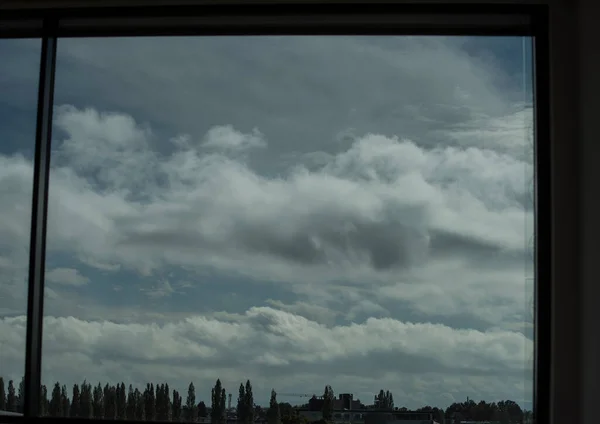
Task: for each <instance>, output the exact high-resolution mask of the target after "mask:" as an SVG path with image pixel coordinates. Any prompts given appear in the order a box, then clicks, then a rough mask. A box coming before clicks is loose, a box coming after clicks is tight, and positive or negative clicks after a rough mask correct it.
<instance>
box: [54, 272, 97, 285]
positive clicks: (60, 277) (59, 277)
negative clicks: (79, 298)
mask: <svg viewBox="0 0 600 424" xmlns="http://www.w3.org/2000/svg"><path fill="white" fill-rule="evenodd" d="M46 280H47V281H49V282H51V283H55V284H61V285H66V286H74V287H78V286H85V285H86V284H88V283H89V282H90V279H89V278H87V277H86V276H84V275H81V273H80V272H79V271H78V270H77V269H74V268H54V269H52V270H50V271H47V272H46Z"/></svg>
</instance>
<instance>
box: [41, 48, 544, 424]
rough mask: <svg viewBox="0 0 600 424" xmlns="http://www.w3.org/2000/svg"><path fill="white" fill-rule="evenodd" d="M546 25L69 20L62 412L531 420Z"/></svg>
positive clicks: (60, 272) (60, 312)
mask: <svg viewBox="0 0 600 424" xmlns="http://www.w3.org/2000/svg"><path fill="white" fill-rule="evenodd" d="M530 43H531V40H530V39H523V38H473V37H463V38H455V37H198V38H178V37H165V38H119V39H64V40H60V43H59V44H60V45H59V51H58V62H57V81H56V94H55V102H56V113H55V116H54V129H53V137H54V151H53V158H52V172H51V186H50V205H49V232H48V246H47V249H48V250H47V252H48V257H47V270H46V279H47V281H46V283H47V287H48V290H47V292H46V309H45V311H46V314H47V317H46V321H45V328H44V330H45V332H44V360H43V376H42V377H43V381H44V384H46V386H47V387H48V399H49V406H48V410H47V413H48V414H49V415H71V416H86V417H97V418H103V417H108V418H115V417H116V418H122V419H126V418H130V419H133V418H135V419H147V420H151V419H173V420H178V419H182V420H196V419H199V420H201V421H205V422H211V421H212V422H215V423H216V422H221V421H222V417H226V418H227V419H228V420H232V421H233V420H236V421H244V422H248V421H249V420H250V418H249V417H250V415H249V411H252V412H253V413H254V417H255V418H259V419H264V420H267V418H268V417H270V415H268V412H267V411H268V408H269V404H270V400H271V390H272V389H274V390H275V392H276V400H277V403H278V405H279V417H280V418H277V414H274V415H273V416H271V417H272V418H273V420H272V422H275V421H279V420H282V421H283V422H285V423H288V422H292V421H294V422H300V421H302V422H304V421H308V422H312V421H318V420H320V419H322V418H327V419H329V418H331V420H333V421H339V422H348V421H351V422H360V423H368V422H377V423H379V422H384V421H390V420H392V419H399V420H403V419H413V420H424V421H427V420H436V421H438V422H441V421H442V420H444V419H445V420H446V422H449V423H450V422H452V423H453V422H456V421H459V420H460V421H468V420H480V421H482V420H483V421H485V420H489V421H499V422H509V421H511V422H517V420H518V421H520V420H521V419H524V420H527V418H528V416H529V415H528V412H527V411H529V410H530V409H531V408H532V404H531V400H532V386H533V383H532V375H533V372H532V364H533V356H532V352H533V332H532V314H531V311H532V307H533V305H532V303H531V302H532V299H533V296H532V295H533V292H532V290H533V284H532V278H533V272H534V270H533V262H532V254H531V253H532V252H531V249H530V244H531V240H532V230H533V219H534V216H533V207H532V187H533V163H534V162H533V148H532V147H533V139H532V116H533V115H532V95H531V85H532V84H531V82H532V81H531V80H532V73H531V69H532V67H531V54H530ZM217 380H218V383H217ZM247 382H249V384H248V385H247V386H246V383H247ZM191 383H193V396H192V395H191V393H190V394H189V392H191V391H192V390H191V388H192V384H191ZM217 386H218V387H217ZM326 386H327V387H329V386H330V387H331V389H332V390H331V391H333V397H334V399H331V391H330V390H329V389H327V390H325V388H326ZM215 387H217V393H220V395H219V396H216V397H214V398H213V396H212V391H213V389H214V388H215ZM221 389H224V390H225V392H221ZM249 389H251V390H249ZM249 391H250V393H251V398H252V403H253V404H256V407H254V408H251V409H248V408H246V407H244V405H245V404H246V403H248V402H249V399H250V396H249V395H248V392H249ZM165 393H166V394H165ZM240 393H242V394H243V396H241V397H240V403H239V407H238V396H239V395H240ZM188 394H189V395H188ZM324 394H326V396H325V397H324V398H323V399H322V398H320V397H321V396H323V395H324ZM346 394H347V395H346ZM313 395H314V397H313ZM51 399H54V402H52V401H51ZM245 402H246V403H245ZM323 404H325V407H324V406H323ZM211 408H212V409H211ZM323 409H324V410H325V417H324V414H323ZM348 409H350V410H351V411H350V412H348V411H346V410H348ZM273 410H274V409H273ZM350 413H351V414H352V416H350V415H349V414H350ZM211 414H212V415H211Z"/></svg>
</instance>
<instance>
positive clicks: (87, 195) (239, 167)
mask: <svg viewBox="0 0 600 424" xmlns="http://www.w3.org/2000/svg"><path fill="white" fill-rule="evenodd" d="M64 115H69V116H68V117H66V116H64ZM80 115H81V119H82V122H83V123H84V124H85V123H89V125H90V127H91V129H90V130H85V129H83V127H82V126H81V125H80V124H79V123H78V124H76V125H75V124H72V123H73V122H79V121H77V119H76V117H77V116H80ZM101 116H103V115H101V114H98V113H95V112H90V111H89V110H84V111H79V110H76V109H74V108H71V107H69V108H62V109H60V112H59V113H58V118H57V121H56V122H57V125H58V126H59V128H61V129H62V130H63V131H65V132H66V133H67V134H68V138H67V139H66V141H65V143H64V144H60V147H59V151H58V152H59V153H58V155H59V157H61V158H62V159H63V160H66V159H67V158H68V161H69V162H68V163H74V164H79V163H86V164H88V165H89V164H93V165H90V166H88V167H85V168H83V169H82V170H81V171H77V169H79V168H78V167H77V166H74V167H66V166H57V167H55V168H54V169H53V174H52V177H53V183H54V185H55V186H56V187H57V188H56V189H55V192H56V194H55V196H54V199H53V200H54V204H53V205H52V211H55V212H54V213H52V212H51V218H52V217H56V218H55V219H56V220H57V221H56V224H57V225H56V227H55V228H56V231H55V233H53V237H52V240H53V241H54V242H59V241H67V240H70V241H72V242H74V243H76V244H77V245H78V246H79V249H78V251H79V252H80V254H81V255H86V256H88V257H94V258H95V260H97V261H100V262H107V263H118V262H121V263H122V264H123V265H128V266H129V267H134V268H137V269H138V270H144V272H151V270H152V269H155V268H156V267H157V266H160V264H161V263H170V264H174V265H186V266H195V265H211V266H215V267H217V268H230V269H238V270H239V269H240V268H245V267H240V266H239V261H240V260H242V261H247V262H248V265H249V268H253V266H252V262H253V263H255V264H257V265H259V266H257V267H256V268H260V269H263V271H262V272H260V271H259V273H258V275H256V277H257V278H267V279H271V280H277V279H281V275H280V274H281V273H280V272H278V271H277V266H280V267H287V266H289V267H292V268H293V267H303V269H307V267H308V269H313V270H315V271H316V272H317V273H318V274H317V275H318V278H321V279H322V278H326V279H327V278H328V276H327V269H328V268H329V269H331V265H332V264H335V265H336V267H338V268H347V269H349V270H352V271H360V269H361V268H362V269H363V270H365V269H371V270H373V271H374V272H375V273H377V272H381V273H382V274H384V273H385V272H391V271H392V270H394V272H395V270H407V269H410V268H411V267H414V266H418V265H421V264H423V263H425V262H426V261H427V260H429V259H430V258H435V257H436V256H438V255H445V254H452V252H455V251H456V249H457V248H458V249H469V248H471V249H473V250H481V249H482V248H483V249H486V250H487V251H489V252H490V253H493V254H502V253H503V252H508V253H514V252H517V253H518V252H522V251H523V249H524V246H523V229H522V227H523V216H524V214H528V213H529V214H531V212H530V211H527V210H526V209H525V206H524V205H523V204H522V203H521V202H520V201H519V199H520V197H522V196H524V195H525V191H526V190H527V188H528V186H527V184H526V181H525V180H526V177H527V172H523V169H528V168H529V169H531V167H532V165H531V164H530V163H527V162H523V161H520V160H517V159H514V158H513V157H511V156H508V155H505V154H500V153H497V152H495V151H492V150H481V149H474V148H469V149H466V150H465V149H457V148H452V147H448V148H434V149H426V148H422V147H418V146H417V145H416V144H414V143H413V142H411V141H409V140H402V139H399V138H397V137H386V136H383V135H374V134H367V135H365V136H364V137H361V138H358V139H357V140H356V141H355V142H354V143H353V144H352V145H351V146H350V148H349V149H348V150H346V151H343V152H340V153H339V154H337V155H336V156H334V157H333V158H332V159H331V160H330V161H329V162H328V163H326V164H325V165H323V166H322V167H320V168H319V169H317V170H314V171H311V170H308V169H307V168H305V167H303V166H302V165H298V166H296V167H293V168H291V169H290V170H289V171H288V173H287V174H286V175H284V176H281V177H279V178H275V179H268V178H265V177H263V176H261V175H259V174H257V173H256V172H255V171H254V170H252V169H251V168H250V167H249V166H248V165H247V164H246V163H245V162H243V161H240V160H238V159H236V158H230V157H228V156H227V155H225V154H219V153H203V152H202V151H200V150H198V149H196V148H194V147H193V146H190V145H187V146H185V147H181V145H176V146H175V148H174V150H173V152H172V153H171V154H170V155H162V156H161V155H159V154H158V153H157V152H154V151H152V150H150V148H149V147H148V146H149V145H148V142H147V141H145V140H144V139H143V138H140V134H141V132H140V131H137V130H136V128H137V127H136V124H135V122H134V121H133V120H131V119H130V118H129V117H122V118H119V115H118V114H114V113H113V114H110V115H109V116H111V119H114V120H115V121H114V125H116V126H117V127H118V128H119V130H118V131H117V130H115V129H107V132H106V133H107V134H119V135H118V136H117V138H119V137H121V136H120V134H130V135H131V137H133V140H132V145H133V146H137V147H125V148H124V149H125V150H124V152H123V154H119V155H116V154H115V155H114V156H111V161H114V164H113V165H112V166H110V167H108V168H107V169H106V170H104V169H105V168H104V167H103V164H104V163H105V160H106V157H107V156H110V155H113V153H112V152H111V151H110V149H111V147H110V144H107V145H106V146H105V147H101V148H100V147H94V148H93V149H87V148H86V145H88V144H89V145H94V146H96V145H97V140H96V138H94V137H95V136H94V135H93V134H95V133H96V132H101V131H99V130H98V129H97V128H98V126H99V125H100V126H101V125H106V126H107V127H111V125H113V121H111V120H110V119H104V118H101ZM94 117H95V118H94ZM90 119H92V121H90ZM93 119H96V120H95V121H94V120H93ZM70 125H74V126H75V129H76V131H77V132H75V133H72V128H71V126H70ZM123 125H125V126H126V128H121V126H123ZM79 133H81V134H92V135H90V136H87V135H85V136H82V138H79V139H77V140H76V141H77V142H76V143H75V138H74V137H75V135H76V134H79ZM208 134H211V133H210V132H209V133H208ZM118 143H121V144H123V145H127V143H124V142H123V140H122V139H120V138H119V139H118ZM74 145H77V146H78V147H77V149H76V150H73V148H72V146H74ZM101 149H106V152H104V150H101ZM131 149H133V150H131ZM105 153H106V154H105ZM132 161H134V162H132ZM65 163H66V162H65ZM84 169H85V171H84ZM100 169H103V171H102V175H98V174H97V173H94V172H91V171H94V170H100ZM121 170H123V172H121ZM134 175H135V177H134ZM98 181H102V184H103V189H102V190H93V191H92V190H90V189H92V188H93V187H96V185H97V184H98ZM73 202H81V203H84V204H86V205H87V207H85V208H82V207H79V208H77V209H74V208H68V206H65V205H69V204H72V203H73ZM67 208H68V209H67ZM67 222H68V225H69V228H70V230H69V229H67V228H65V226H66V224H67ZM83 226H86V227H88V228H89V227H91V228H89V229H88V230H87V231H92V232H95V233H96V234H97V237H91V238H85V239H82V238H77V239H76V240H75V239H74V238H73V237H74V236H75V234H77V233H78V232H79V231H80V230H79V228H83ZM94 227H95V228H94ZM70 234H73V236H70ZM442 240H444V241H443V242H442ZM198 257H200V262H199V261H198ZM192 258H193V259H192ZM273 259H275V260H276V262H277V263H276V264H275V265H276V266H267V267H266V268H265V267H264V265H265V264H263V262H272V261H273ZM257 271H258V270H257ZM246 272H250V273H252V272H254V270H252V269H248V270H247V271H246ZM269 272H270V273H271V274H272V275H271V276H269V275H265V274H267V273H269ZM335 272H336V273H337V272H338V269H337V268H336V270H335ZM329 278H331V276H330V277H329Z"/></svg>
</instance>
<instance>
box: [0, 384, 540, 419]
mask: <svg viewBox="0 0 600 424" xmlns="http://www.w3.org/2000/svg"><path fill="white" fill-rule="evenodd" d="M69 395H70V396H69ZM321 398H322V406H321V412H322V419H321V420H320V422H319V423H318V424H326V423H329V422H331V421H332V420H333V418H334V417H333V414H334V403H335V395H334V392H333V389H332V388H331V386H329V385H327V386H325V389H324V392H323V395H322V396H321ZM23 399H24V380H23V379H22V380H21V382H20V383H19V385H18V388H15V384H14V382H13V381H12V380H10V381H9V382H8V388H7V390H5V384H4V379H3V378H2V377H0V410H4V411H11V412H21V413H22V412H23ZM308 406H309V405H308V404H306V405H302V406H301V407H300V408H306V407H308ZM361 408H363V409H366V410H368V409H377V410H388V411H395V412H409V410H408V409H407V408H404V407H400V408H398V407H395V406H394V398H393V395H392V393H391V392H390V391H389V390H385V391H384V390H383V389H382V390H380V391H379V394H377V395H376V396H375V399H374V403H373V404H372V405H366V406H365V405H362V404H361ZM298 409H299V408H298V407H294V406H292V405H291V404H289V403H287V402H278V401H277V393H276V392H275V390H274V389H273V390H271V397H270V401H269V406H268V408H267V409H266V410H265V409H263V408H262V407H260V406H259V405H256V404H255V403H254V395H253V392H252V384H251V383H250V380H246V383H245V384H244V383H240V387H239V390H238V398H237V405H236V407H235V411H234V412H235V414H236V418H235V419H236V420H237V422H238V423H239V424H252V423H254V422H255V421H256V419H260V420H263V421H266V422H267V424H308V422H307V420H306V419H305V418H304V417H302V416H300V415H299V414H298ZM39 410H40V415H42V416H51V417H79V418H97V419H113V420H136V421H176V422H197V421H199V419H203V421H204V420H208V418H209V420H210V423H211V424H226V422H227V392H226V390H225V388H224V387H223V385H222V384H221V381H220V380H219V379H217V381H216V382H215V385H214V387H213V388H212V389H211V405H210V407H207V405H206V404H205V403H204V402H203V401H199V402H197V401H196V389H195V387H194V384H193V382H190V384H189V386H188V391H187V396H186V401H185V403H183V398H182V396H181V394H180V393H179V392H178V391H177V390H171V389H170V388H169V385H168V384H167V383H160V384H153V383H148V384H147V385H146V387H145V388H144V389H143V390H139V389H138V388H137V387H136V388H134V387H133V386H132V385H131V384H130V385H129V386H128V387H126V386H125V383H123V382H121V383H119V384H116V385H110V384H108V383H107V384H105V385H104V386H102V384H101V383H98V384H97V385H94V386H93V385H92V384H91V383H89V382H87V381H84V382H83V383H81V384H74V385H73V387H72V389H71V390H70V391H69V390H68V389H67V386H66V385H64V384H63V385H61V384H60V383H59V382H56V383H55V384H54V386H53V388H52V391H51V393H48V389H47V387H46V386H45V385H42V386H41V387H40V407H39ZM232 412H233V411H232ZM415 412H428V413H431V414H432V416H433V419H434V420H436V421H437V422H438V423H451V424H455V423H458V422H460V421H494V422H498V423H501V424H509V423H527V422H529V421H530V420H531V418H532V414H531V411H523V410H522V409H521V407H520V406H519V405H518V404H517V403H516V402H514V401H511V400H505V401H500V402H498V403H495V402H492V403H488V402H486V401H483V400H482V401H480V402H479V403H476V402H474V401H473V400H469V399H467V401H466V402H456V403H453V404H452V405H450V406H449V407H447V408H446V409H445V410H444V409H441V408H437V407H431V406H425V407H422V408H419V409H417V410H416V411H415Z"/></svg>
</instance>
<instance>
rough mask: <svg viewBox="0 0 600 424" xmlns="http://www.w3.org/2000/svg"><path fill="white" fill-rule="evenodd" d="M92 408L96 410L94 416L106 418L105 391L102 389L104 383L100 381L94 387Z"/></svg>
mask: <svg viewBox="0 0 600 424" xmlns="http://www.w3.org/2000/svg"><path fill="white" fill-rule="evenodd" d="M92 410H93V412H94V418H97V419H102V418H104V392H103V391H102V385H101V384H100V383H98V385H97V386H96V387H94V393H93V396H92Z"/></svg>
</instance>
